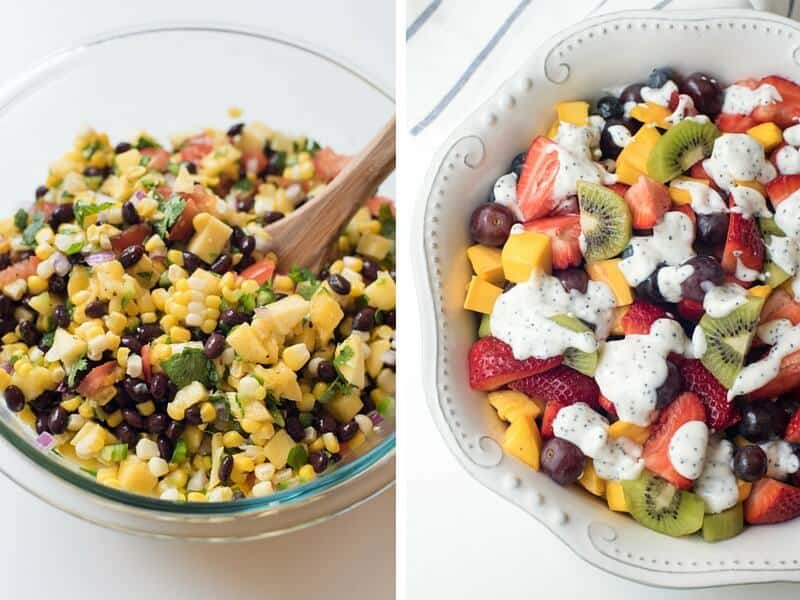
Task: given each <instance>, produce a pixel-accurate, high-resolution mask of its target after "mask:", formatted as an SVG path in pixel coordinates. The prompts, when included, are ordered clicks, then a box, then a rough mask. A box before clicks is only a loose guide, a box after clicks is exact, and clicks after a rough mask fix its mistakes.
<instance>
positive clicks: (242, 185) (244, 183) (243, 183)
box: [231, 178, 253, 192]
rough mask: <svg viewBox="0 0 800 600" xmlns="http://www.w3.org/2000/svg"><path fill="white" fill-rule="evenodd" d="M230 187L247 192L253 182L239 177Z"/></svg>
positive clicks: (251, 187)
mask: <svg viewBox="0 0 800 600" xmlns="http://www.w3.org/2000/svg"><path fill="white" fill-rule="evenodd" d="M231 189H234V190H239V191H242V192H249V191H250V190H252V189H253V182H252V181H250V180H249V179H247V178H244V179H240V180H239V181H237V182H236V183H234V184H233V187H232V188H231Z"/></svg>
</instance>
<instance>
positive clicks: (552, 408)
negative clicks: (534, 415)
mask: <svg viewBox="0 0 800 600" xmlns="http://www.w3.org/2000/svg"><path fill="white" fill-rule="evenodd" d="M565 406H567V403H566V402H559V401H558V400H550V401H549V402H548V403H547V404H545V405H544V413H543V414H542V437H543V438H544V439H546V440H549V439H550V438H551V437H553V421H555V420H556V415H558V411H560V410H561V409H562V408H564V407H565Z"/></svg>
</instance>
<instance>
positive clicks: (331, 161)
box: [312, 148, 350, 182]
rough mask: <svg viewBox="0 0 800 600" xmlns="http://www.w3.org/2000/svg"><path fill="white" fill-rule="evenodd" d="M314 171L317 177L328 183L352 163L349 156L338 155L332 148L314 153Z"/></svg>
mask: <svg viewBox="0 0 800 600" xmlns="http://www.w3.org/2000/svg"><path fill="white" fill-rule="evenodd" d="M312 160H313V161H314V170H315V171H316V174H317V177H319V178H320V179H322V181H325V182H328V181H331V180H332V179H333V178H334V177H336V176H337V175H338V174H339V173H340V172H341V170H342V169H344V167H345V165H346V164H347V163H348V162H349V161H350V157H349V156H345V155H344V154H336V152H334V151H333V150H332V149H331V148H323V149H322V150H317V151H316V152H315V153H314V157H313V159H312Z"/></svg>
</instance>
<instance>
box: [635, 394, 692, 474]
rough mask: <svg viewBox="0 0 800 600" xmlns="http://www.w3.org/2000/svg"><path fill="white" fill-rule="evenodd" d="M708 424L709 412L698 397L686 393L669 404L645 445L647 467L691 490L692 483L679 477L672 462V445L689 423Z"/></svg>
mask: <svg viewBox="0 0 800 600" xmlns="http://www.w3.org/2000/svg"><path fill="white" fill-rule="evenodd" d="M705 420H706V409H705V407H704V406H703V402H702V401H701V400H700V398H698V397H697V395H696V394H693V393H692V392H684V393H682V394H681V395H680V396H678V397H677V398H675V400H673V401H672V404H669V405H668V406H667V407H666V408H665V409H664V410H662V411H661V414H660V415H659V416H658V420H657V421H656V422H655V424H654V425H653V427H652V429H651V430H650V437H648V438H647V441H646V442H645V444H644V449H643V451H642V456H643V457H644V465H645V467H647V469H649V470H650V471H652V472H653V473H655V474H656V475H659V476H660V477H663V478H664V479H666V480H667V481H669V482H670V483H671V484H673V485H674V486H676V487H679V488H680V489H682V490H688V489H689V488H690V487H692V480H691V479H687V478H686V477H684V476H683V475H681V474H679V473H678V472H677V471H676V470H675V468H674V467H673V466H672V463H671V462H670V460H669V444H670V441H671V440H672V436H673V435H675V432H676V431H678V429H680V427H681V426H682V425H684V424H686V423H688V422H689V421H703V422H705Z"/></svg>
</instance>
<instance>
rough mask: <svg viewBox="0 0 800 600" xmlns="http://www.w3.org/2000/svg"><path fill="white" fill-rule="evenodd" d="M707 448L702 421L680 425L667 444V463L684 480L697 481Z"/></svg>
mask: <svg viewBox="0 0 800 600" xmlns="http://www.w3.org/2000/svg"><path fill="white" fill-rule="evenodd" d="M707 446H708V427H707V426H706V424H705V423H704V422H703V421H688V422H687V423H684V424H683V425H681V426H680V427H679V428H678V430H677V431H676V432H675V433H674V434H673V436H672V439H671V440H670V442H669V462H670V463H671V464H672V468H673V469H675V470H676V471H677V472H678V473H679V474H680V475H682V476H683V477H686V479H697V478H698V477H700V474H701V473H702V472H703V467H704V466H705V461H706V447H707Z"/></svg>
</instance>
